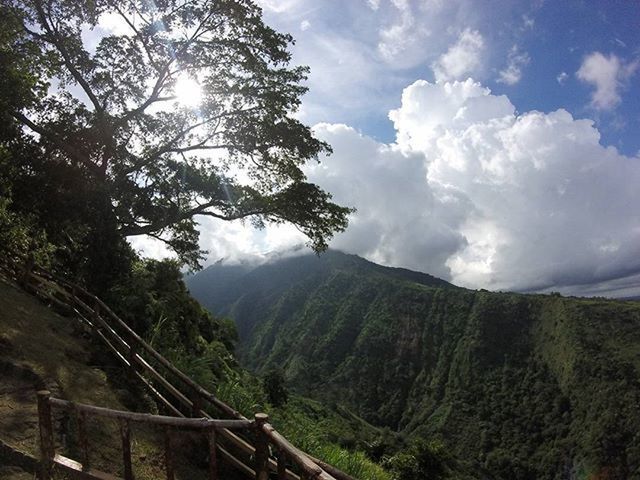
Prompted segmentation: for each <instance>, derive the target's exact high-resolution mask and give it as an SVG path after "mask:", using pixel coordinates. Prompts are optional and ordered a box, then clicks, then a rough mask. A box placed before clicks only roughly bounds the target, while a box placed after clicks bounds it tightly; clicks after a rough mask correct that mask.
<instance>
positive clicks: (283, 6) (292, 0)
mask: <svg viewBox="0 0 640 480" xmlns="http://www.w3.org/2000/svg"><path fill="white" fill-rule="evenodd" d="M256 3H257V4H258V5H260V7H262V8H263V9H264V10H269V11H272V12H275V13H283V12H289V11H291V10H294V9H295V8H296V7H298V5H299V4H300V3H301V0H257V2H256Z"/></svg>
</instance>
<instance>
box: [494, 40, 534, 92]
mask: <svg viewBox="0 0 640 480" xmlns="http://www.w3.org/2000/svg"><path fill="white" fill-rule="evenodd" d="M530 61H531V58H530V57H529V54H527V52H521V51H520V50H519V49H518V47H517V45H514V46H513V47H511V50H509V55H508V56H507V66H506V67H505V68H504V69H503V70H500V72H499V74H498V80H497V81H498V82H499V83H504V84H506V85H515V84H516V83H518V82H519V81H520V80H521V79H522V69H523V68H524V67H525V66H526V65H528V64H529V62H530Z"/></svg>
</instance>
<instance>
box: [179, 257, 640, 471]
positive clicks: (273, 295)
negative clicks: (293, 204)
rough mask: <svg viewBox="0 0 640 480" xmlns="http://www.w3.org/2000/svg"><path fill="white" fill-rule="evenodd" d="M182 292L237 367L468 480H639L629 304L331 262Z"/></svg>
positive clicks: (206, 280) (635, 310) (194, 280)
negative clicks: (272, 376) (352, 418)
mask: <svg viewBox="0 0 640 480" xmlns="http://www.w3.org/2000/svg"><path fill="white" fill-rule="evenodd" d="M187 283H188V286H189V288H190V290H191V292H192V293H193V294H194V295H195V296H196V298H198V299H199V300H200V301H201V302H202V303H203V305H205V306H206V307H207V308H209V309H211V310H212V311H213V312H214V313H216V314H222V315H227V316H229V317H231V318H233V319H234V320H235V321H236V323H237V326H238V331H239V336H240V344H239V347H238V353H239V356H240V359H241V361H242V362H243V363H244V364H245V365H246V366H247V367H248V368H250V369H252V370H254V371H256V372H262V371H265V370H266V369H268V368H270V367H271V366H274V365H275V366H278V367H280V368H282V370H283V371H284V373H285V376H286V378H287V381H288V383H289V385H290V386H291V387H293V388H295V389H296V390H298V391H300V392H301V393H304V394H306V395H309V396H312V397H315V398H316V399H319V400H322V401H325V402H331V403H336V404H339V405H341V406H344V407H345V408H348V409H350V410H351V411H353V412H354V413H355V414H357V415H359V416H361V417H362V418H364V419H366V420H367V421H369V422H371V423H373V424H375V425H377V426H385V427H389V428H390V429H393V430H395V431H398V432H401V433H402V434H406V435H409V436H413V437H422V438H427V439H434V438H435V439H441V440H442V441H443V442H444V443H445V445H447V447H448V449H449V451H450V452H451V453H452V455H454V456H455V457H456V458H458V459H461V460H463V461H464V462H465V463H466V464H467V465H468V466H470V467H472V468H473V470H474V471H475V472H477V475H476V478H496V479H498V478H499V479H505V480H506V479H546V478H548V479H565V478H566V479H570V478H598V479H622V478H640V304H638V303H636V302H617V301H613V300H604V299H576V298H564V297H561V296H559V295H557V294H556V295H522V294H513V293H492V292H487V291H474V290H467V289H463V288H458V287H455V286H453V285H451V284H449V283H447V282H445V281H443V280H440V279H437V278H435V277H432V276H429V275H426V274H422V273H417V272H411V271H409V270H404V269H393V268H387V267H382V266H379V265H375V264H373V263H371V262H367V261H366V260H363V259H361V258H359V257H355V256H351V255H345V254H342V253H339V252H329V253H327V254H324V255H321V256H320V257H316V256H298V257H293V258H288V259H281V260H278V261H276V262H272V263H267V264H263V265H260V266H257V267H254V268H250V267H248V266H244V267H242V268H239V267H229V266H224V265H215V266H212V267H209V268H208V269H207V270H204V271H203V272H201V273H199V274H197V275H195V276H193V277H191V278H189V279H188V281H187Z"/></svg>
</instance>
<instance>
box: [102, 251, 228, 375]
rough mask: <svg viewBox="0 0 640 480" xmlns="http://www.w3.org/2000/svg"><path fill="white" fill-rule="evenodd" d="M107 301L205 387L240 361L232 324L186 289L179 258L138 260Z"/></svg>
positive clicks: (178, 366) (167, 356) (133, 326)
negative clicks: (215, 313) (235, 348)
mask: <svg viewBox="0 0 640 480" xmlns="http://www.w3.org/2000/svg"><path fill="white" fill-rule="evenodd" d="M108 303H109V304H110V305H112V306H113V308H114V310H115V311H116V313H118V315H120V316H121V318H123V320H125V321H126V322H127V323H128V324H129V325H130V326H131V327H132V328H133V329H134V330H135V331H136V332H137V333H138V334H139V335H141V336H143V337H145V338H146V339H147V340H148V342H149V343H150V344H151V345H152V346H153V347H154V348H156V349H157V350H158V351H160V352H161V353H162V354H163V355H164V356H165V357H166V358H167V359H169V360H170V361H171V362H172V363H173V364H174V365H175V366H176V367H177V368H178V369H180V370H182V371H183V372H185V373H187V374H188V375H189V376H191V377H192V378H194V379H195V380H196V381H197V382H198V383H200V384H202V385H204V386H205V387H206V388H212V387H213V386H214V385H215V384H216V383H217V382H218V381H219V380H220V379H221V378H222V377H224V376H225V373H226V372H227V371H228V370H230V369H231V368H232V367H233V366H234V365H235V360H234V358H233V355H232V353H233V349H234V344H235V340H236V334H235V330H234V329H233V325H232V324H231V323H230V322H229V321H228V320H224V319H218V318H215V317H213V316H212V315H211V314H209V313H208V312H207V311H205V310H204V309H203V308H202V307H201V306H200V305H199V304H198V303H197V302H196V301H195V300H194V299H193V298H192V297H191V296H190V295H189V292H188V291H187V289H186V287H185V285H184V282H183V281H182V273H181V272H180V269H179V267H178V263H177V262H176V261H172V260H164V261H157V260H139V261H137V262H136V263H135V264H134V266H133V269H132V271H131V272H130V274H129V275H128V276H127V277H124V278H121V279H120V280H119V283H118V284H117V285H116V286H114V287H113V288H112V290H111V291H110V292H109V297H108Z"/></svg>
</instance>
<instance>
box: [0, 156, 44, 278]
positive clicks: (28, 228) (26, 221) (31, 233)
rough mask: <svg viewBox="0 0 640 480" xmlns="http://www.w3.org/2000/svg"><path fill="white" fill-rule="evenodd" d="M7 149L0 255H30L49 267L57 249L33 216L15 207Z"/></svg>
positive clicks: (0, 166) (2, 162)
mask: <svg viewBox="0 0 640 480" xmlns="http://www.w3.org/2000/svg"><path fill="white" fill-rule="evenodd" d="M6 157H7V152H6V150H4V149H2V148H1V147H0V255H2V256H5V255H7V256H11V257H14V258H15V257H17V258H22V259H24V260H25V261H26V259H27V258H28V257H32V259H33V260H34V261H35V262H37V263H38V264H39V265H43V266H48V265H49V263H50V259H51V256H52V255H53V253H54V251H55V248H54V246H53V245H52V244H51V243H50V242H49V241H48V239H47V234H46V232H45V231H44V230H42V229H41V228H39V226H38V224H37V222H36V221H35V219H34V217H33V215H29V214H27V213H24V214H20V213H18V212H15V211H14V209H12V206H13V199H12V189H11V182H10V179H9V174H10V169H9V168H8V166H7V163H8V162H6Z"/></svg>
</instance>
